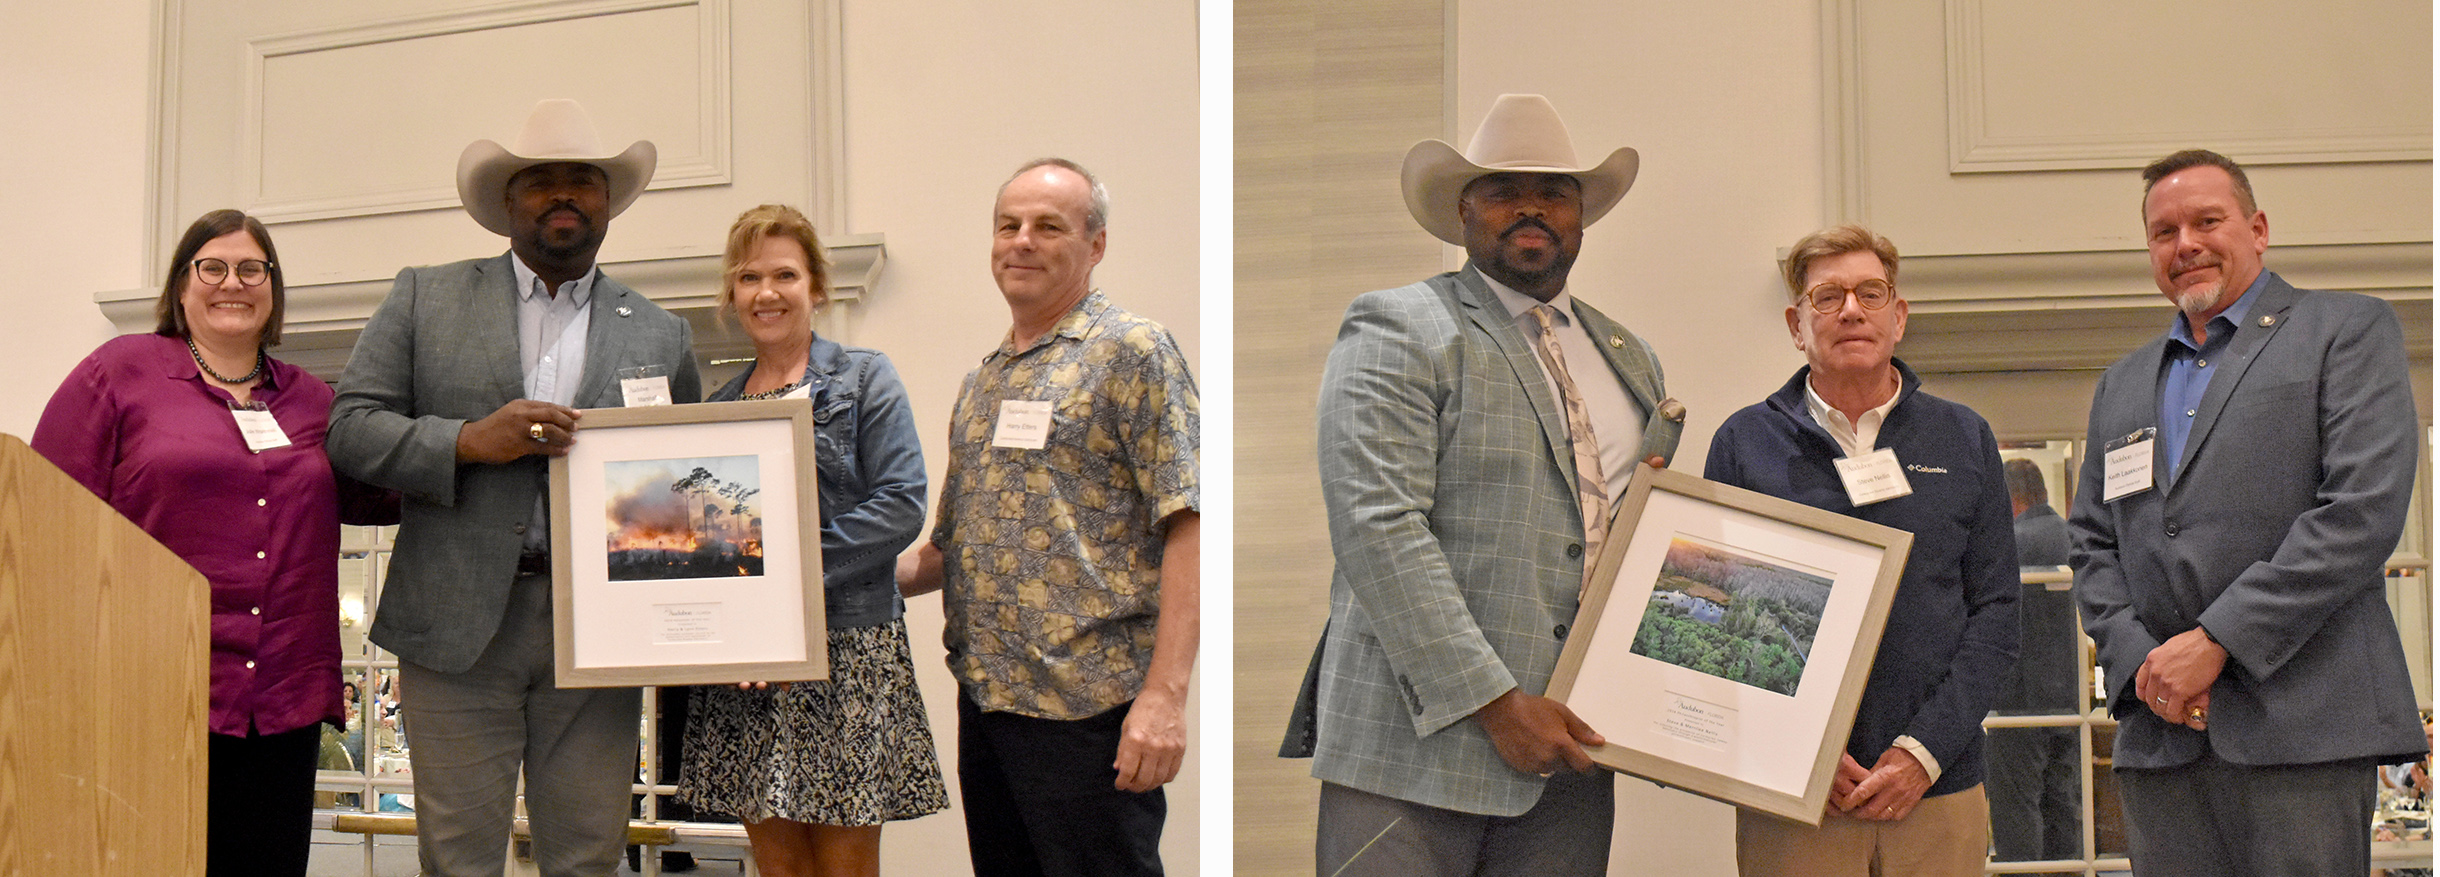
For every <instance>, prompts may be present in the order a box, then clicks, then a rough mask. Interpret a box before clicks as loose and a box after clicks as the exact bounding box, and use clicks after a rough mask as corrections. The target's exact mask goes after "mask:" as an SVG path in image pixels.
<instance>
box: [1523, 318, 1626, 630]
mask: <svg viewBox="0 0 2440 877" xmlns="http://www.w3.org/2000/svg"><path fill="white" fill-rule="evenodd" d="M1556 312H1557V309H1556V308H1553V307H1551V306H1550V305H1535V306H1534V309H1533V311H1532V313H1533V322H1534V325H1535V326H1538V327H1540V328H1541V330H1542V332H1541V336H1540V337H1539V338H1537V339H1535V343H1534V351H1535V352H1537V353H1540V354H1542V367H1543V368H1544V369H1547V370H1549V372H1550V379H1551V382H1552V383H1555V384H1558V385H1559V400H1560V401H1561V402H1563V403H1565V405H1566V407H1567V443H1568V444H1569V445H1571V446H1573V447H1574V448H1575V451H1576V502H1577V504H1578V505H1581V506H1583V507H1584V582H1585V585H1586V586H1590V585H1591V584H1592V581H1593V565H1594V564H1595V563H1597V562H1599V560H1600V559H1601V537H1602V536H1603V535H1604V534H1605V531H1606V530H1607V529H1608V526H1607V525H1608V524H1609V520H1610V492H1609V489H1608V488H1607V487H1605V486H1604V485H1605V483H1606V482H1604V481H1603V480H1602V475H1601V445H1599V444H1597V443H1595V442H1594V441H1593V418H1592V415H1590V414H1587V413H1586V412H1585V408H1584V396H1583V395H1582V394H1580V393H1577V392H1576V381H1575V379H1574V378H1570V377H1568V374H1567V357H1565V356H1563V355H1561V354H1560V353H1559V336H1558V333H1557V332H1556V330H1554V329H1553V328H1552V326H1551V314H1553V313H1556ZM1577 594H1578V595H1579V596H1581V595H1582V594H1583V590H1582V588H1579V589H1578V591H1577Z"/></svg>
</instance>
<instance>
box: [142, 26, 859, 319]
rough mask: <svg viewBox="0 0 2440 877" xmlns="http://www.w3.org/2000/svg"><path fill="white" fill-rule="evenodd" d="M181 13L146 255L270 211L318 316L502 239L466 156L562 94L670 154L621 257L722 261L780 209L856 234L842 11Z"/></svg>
mask: <svg viewBox="0 0 2440 877" xmlns="http://www.w3.org/2000/svg"><path fill="white" fill-rule="evenodd" d="M164 15H165V17H167V19H168V22H169V24H168V27H167V34H168V39H169V42H168V46H167V48H166V50H165V58H164V61H163V64H164V73H163V75H164V81H163V83H162V86H161V88H162V93H163V98H164V102H163V104H162V106H161V107H160V108H159V111H158V112H159V114H160V122H159V123H158V124H159V125H160V126H161V128H162V129H163V130H164V132H166V133H165V139H164V142H163V145H162V149H161V151H160V156H159V158H158V161H159V169H158V171H157V173H158V174H159V175H160V176H159V182H158V183H157V185H158V186H159V190H160V191H161V193H162V195H161V198H160V203H159V207H158V213H157V215H156V218H155V223H156V227H155V229H154V231H153V234H152V240H153V242H154V246H153V249H154V250H156V251H157V252H156V253H154V254H151V255H148V257H147V258H150V259H153V260H156V261H157V260H158V259H160V258H162V256H161V255H160V254H161V253H166V252H167V251H168V249H169V248H170V246H171V245H172V244H174V243H175V241H176V237H177V235H178V233H179V232H180V231H182V230H184V228H185V226H186V223H188V222H189V221H191V220H193V218H194V217H195V216H198V215H201V214H202V213H203V212H204V211H206V210H211V209H214V208H218V207H237V208H240V209H244V210H248V211H249V212H256V213H259V214H260V215H262V217H263V218H264V219H265V220H266V222H268V223H269V224H270V225H271V227H272V233H273V235H274V236H276V237H277V239H278V240H279V244H280V250H281V261H282V262H283V263H284V264H285V266H286V267H287V268H288V278H289V284H290V294H291V295H292V296H296V297H299V298H301V299H302V300H303V301H302V302H301V304H303V305H304V309H305V310H307V311H309V312H310V310H311V309H312V308H313V307H315V306H316V305H315V300H316V299H317V298H318V297H321V296H338V297H340V298H341V299H343V301H340V302H337V303H336V305H335V306H337V307H340V308H343V309H345V310H347V311H349V312H356V313H361V310H360V307H361V305H360V302H359V301H358V300H359V299H361V298H363V295H362V292H361V291H360V290H349V289H344V288H341V285H343V284H348V283H371V284H377V285H378V286H377V288H379V289H386V287H387V281H388V279H389V278H390V277H391V276H392V275H394V274H396V273H397V271H398V269H399V268H400V267H401V266H405V265H421V264H433V263H439V262H449V261H455V260H458V259H464V258H469V257H472V256H479V255H486V254H493V253H498V252H501V251H503V250H505V249H506V242H505V241H504V240H502V239H501V238H500V237H498V236H496V235H493V234H491V233H490V232H487V231H484V230H483V229H482V228H480V227H478V226H475V225H474V224H473V223H471V222H468V221H467V219H466V216H465V214H464V213H463V212H462V211H461V210H460V209H459V208H458V197H457V188H456V169H457V159H458V155H459V153H460V152H461V151H462V150H464V149H465V147H466V144H468V143H470V142H472V141H474V140H477V139H489V140H493V141H497V142H501V143H506V142H509V141H511V140H513V139H514V138H515V136H516V134H517V132H518V130H519V129H520V128H521V127H522V126H523V124H524V121H525V117H526V115H527V113H528V111H530V110H531V109H532V108H533V105H534V103H535V102H536V101H539V100H542V99H544V98H554V97H568V98H574V99H576V100H579V101H581V102H583V103H584V105H585V108H586V110H587V111H588V112H589V113H590V114H591V115H592V117H593V121H594V124H595V127H596V128H597V129H598V130H599V131H600V133H601V136H602V138H603V140H604V142H605V145H606V146H607V147H608V148H610V149H613V150H618V149H624V148H626V146H627V145H628V144H630V143H632V142H634V141H636V140H651V141H653V143H654V145H655V147H657V148H658V150H659V153H660V163H659V167H658V168H657V170H656V172H655V174H654V179H653V184H652V188H651V190H650V191H648V192H647V193H646V194H645V195H644V197H643V198H641V199H640V200H638V201H637V202H636V204H635V205H634V206H633V207H631V208H629V210H628V211H627V212H626V213H624V214H622V215H621V216H620V217H619V218H618V221H617V224H616V229H615V231H614V232H613V233H612V234H610V235H609V237H608V240H607V241H606V242H605V244H604V246H603V248H602V260H603V262H605V263H608V264H616V263H620V262H628V261H634V260H640V259H671V258H690V257H691V258H698V259H700V258H702V257H706V256H716V255H717V254H718V252H719V247H720V234H719V232H720V230H721V229H723V228H725V227H726V225H727V223H728V221H729V220H730V219H732V218H734V217H735V216H736V214H737V212H738V211H740V210H742V209H744V208H746V207H750V206H752V205H754V204H758V203H762V202H765V201H786V202H789V203H793V204H797V205H799V206H803V207H806V208H807V210H808V214H809V215H811V216H813V217H814V219H815V222H816V223H817V224H819V225H822V226H823V227H824V230H825V232H826V233H830V234H837V233H840V232H844V231H846V230H845V229H838V228H836V221H837V210H836V209H835V206H834V205H833V204H832V202H830V201H828V200H823V199H817V198H816V194H817V192H826V191H827V190H828V189H829V188H830V187H828V186H817V185H815V183H814V180H815V179H816V175H817V173H818V172H819V169H820V168H822V167H824V166H825V164H826V162H828V161H829V158H830V157H831V156H833V155H835V154H836V153H837V151H838V149H839V146H838V135H837V132H836V130H835V129H836V128H837V126H838V123H837V121H836V120H837V119H838V118H839V117H840V115H841V107H840V104H841V103H842V101H841V100H840V99H839V98H838V97H837V96H836V87H837V86H836V83H835V76H834V75H832V74H831V73H830V72H829V71H831V70H832V68H833V67H834V66H835V64H836V62H837V56H838V54H839V51H838V50H837V48H836V41H837V39H838V38H837V36H836V34H835V32H834V31H833V29H832V27H831V24H832V19H833V18H834V16H835V7H834V6H833V5H832V4H828V3H817V4H810V5H807V4H785V3H740V2H735V0H580V2H567V3H491V4H484V5H478V6H473V7H462V6H461V7H452V6H446V5H443V4H441V3H439V2H436V0H422V2H418V3H409V4H395V5H390V6H385V7H382V8H379V9H375V10H359V9H356V8H354V7H346V8H341V7H333V6H331V5H330V4H326V3H311V2H303V0H278V2H262V3H242V4H240V3H228V2H221V0H193V2H178V0H169V2H167V3H166V4H165V7H164ZM739 71H744V75H740V74H739ZM705 278H706V279H708V274H707V275H705ZM645 292H646V293H647V294H648V295H653V296H654V297H656V298H659V297H661V291H660V290H655V289H645ZM376 295H377V293H376ZM343 340H344V339H342V341H343ZM307 343H309V344H310V343H312V342H310V341H308V342H307Z"/></svg>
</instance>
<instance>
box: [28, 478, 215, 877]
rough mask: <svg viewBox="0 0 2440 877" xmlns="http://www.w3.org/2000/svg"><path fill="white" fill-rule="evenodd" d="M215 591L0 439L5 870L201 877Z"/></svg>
mask: <svg viewBox="0 0 2440 877" xmlns="http://www.w3.org/2000/svg"><path fill="white" fill-rule="evenodd" d="M210 590H211V586H210V584H209V583H207V582H206V581H205V580H204V578H203V574H202V573H198V572H196V571H195V569H194V567H190V566H188V565H186V562H185V561H182V560H179V559H178V557H177V556H176V555H173V554H171V553H170V552H169V549H167V548H163V547H161V543H159V542H155V541H153V538H152V537H151V536H148V535H145V533H144V531H142V530H139V529H137V528H136V525H135V524H133V523H131V522H129V521H128V520H127V519H126V518H123V517H120V516H119V513H118V512H116V511H113V510H111V508H110V506H109V505H108V504H106V503H103V502H102V501H101V500H100V499H99V498H97V497H95V496H94V495H93V494H92V493H91V492H90V491H87V490H85V488H84V486H83V485H80V484H78V483H76V481H75V480H74V479H71V478H69V477H68V476H67V474H66V473H64V472H61V471H59V469H58V467H55V466H52V465H51V464H50V462H49V461H47V460H44V459H43V458H42V456H41V455H40V454H36V453H34V449H32V448H29V447H27V446H26V444H25V442H24V441H22V440H19V439H18V438H17V437H16V436H12V435H5V434H0V875H16V874H28V875H34V874H91V875H110V877H119V875H125V877H139V875H144V877H150V875H197V874H202V873H203V840H204V834H203V828H204V801H205V797H204V767H205V730H206V725H205V723H204V719H205V713H206V711H207V710H208V709H209V707H210V693H209V692H210V688H209V684H210V683H209V666H208V663H207V661H208V655H209V650H210V644H211V640H210V623H211V622H210V614H209V606H210Z"/></svg>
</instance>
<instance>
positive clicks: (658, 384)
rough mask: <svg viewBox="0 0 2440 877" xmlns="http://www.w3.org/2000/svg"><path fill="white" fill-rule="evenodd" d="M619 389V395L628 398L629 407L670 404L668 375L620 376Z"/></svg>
mask: <svg viewBox="0 0 2440 877" xmlns="http://www.w3.org/2000/svg"><path fill="white" fill-rule="evenodd" d="M618 391H619V395H620V396H621V397H623V398H624V399H625V400H626V403H627V407H629V408H642V407H644V406H646V405H667V404H669V378H667V377H661V376H655V377H649V378H620V379H619V382H618Z"/></svg>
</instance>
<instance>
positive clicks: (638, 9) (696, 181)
mask: <svg viewBox="0 0 2440 877" xmlns="http://www.w3.org/2000/svg"><path fill="white" fill-rule="evenodd" d="M728 21H729V0H587V2H574V3H568V2H542V3H534V2H521V3H512V4H504V5H498V6H487V7H476V8H473V9H467V10H456V11H450V12H443V13H439V14H432V15H419V16H412V17H408V18H401V19H395V20H389V21H380V22H374V23H369V24H356V25H343V26H338V27H332V28H328V29H322V30H310V31H301V32H294V33H287V34H280V35H276V36H269V37H262V38H259V39H253V40H248V41H247V44H246V46H247V50H248V56H249V57H248V63H247V68H246V77H247V78H246V103H245V109H244V113H243V115H242V116H241V118H240V120H239V124H238V130H239V131H240V132H242V136H243V141H242V145H241V147H240V150H239V154H238V170H239V172H240V175H241V176H240V191H241V192H242V193H244V197H245V198H246V200H247V201H249V202H250V203H252V204H253V205H254V206H253V209H252V210H250V211H249V212H251V213H253V214H255V215H256V216H257V217H259V218H261V219H262V220H263V221H264V222H266V223H281V222H294V221H301V220H313V219H331V218H337V217H346V216H363V215H369V214H381V213H393V212H401V211H410V210H432V209H444V208H453V207H456V206H458V195H457V188H456V186H455V185H454V184H452V183H451V181H448V180H439V181H430V180H428V177H429V175H428V174H413V175H411V176H407V177H406V178H404V179H399V180H391V181H384V180H382V179H381V178H380V177H379V176H373V177H371V178H370V181H371V182H372V183H373V184H372V185H371V186H369V187H367V186H366V183H367V182H368V178H367V175H366V174H364V173H363V172H361V171H360V170H358V169H356V168H350V167H336V166H332V165H329V164H325V163H322V162H315V161H310V160H307V161H297V160H286V161H283V160H280V159H282V158H292V157H294V156H295V155H297V154H311V153H313V152H317V151H327V150H328V148H329V147H330V146H331V145H332V144H329V143H323V142H319V141H322V140H344V139H347V138H349V137H350V136H351V132H353V136H367V135H369V134H370V132H372V131H374V130H379V129H380V119H381V118H382V117H386V116H389V115H391V114H392V113H397V112H402V111H405V112H406V114H407V115H408V117H409V118H412V112H411V110H407V108H414V109H427V110H428V109H432V108H434V107H436V106H445V105H447V103H448V102H450V101H454V100H459V99H462V96H464V95H467V94H469V93H476V92H477V91H478V90H479V86H480V85H481V84H482V83H485V82H488V81H495V80H498V79H504V78H509V77H512V76H515V75H517V73H518V70H517V69H516V67H515V62H518V61H522V60H526V59H525V58H524V57H523V56H522V53H517V52H501V51H499V49H500V48H501V47H502V46H504V45H515V44H522V45H530V46H549V45H558V46H563V47H564V46H578V45H622V44H624V45H635V44H636V41H635V40H634V39H633V37H635V36H637V35H638V34H649V35H651V36H650V39H652V40H653V41H656V42H666V43H669V44H671V45H672V47H673V48H681V49H685V48H691V49H692V52H691V57H689V53H687V52H684V51H681V52H678V53H676V54H673V55H670V56H665V57H658V58H654V57H650V56H646V60H647V62H648V63H651V64H652V67H651V71H652V72H651V73H649V74H647V75H646V76H643V77H640V78H647V79H654V80H660V81H665V82H673V83H691V84H692V88H691V89H686V90H687V91H691V92H692V97H693V98H694V105H693V107H692V110H693V112H694V115H695V117H696V124H695V125H694V126H693V127H694V130H693V132H692V134H693V139H692V141H691V142H686V143H671V142H666V141H667V139H668V138H662V139H661V140H656V142H655V144H654V145H655V146H657V147H660V150H661V151H660V164H659V167H658V169H657V170H656V171H655V172H654V174H653V179H652V184H651V186H650V188H651V189H655V190H659V189H673V188H683V187H688V186H716V185H725V184H728V183H730V182H732V179H733V178H732V175H731V172H730V169H731V166H732V165H733V163H734V156H732V155H731V154H730V150H729V143H730V139H731V135H730V119H729V106H730V82H729V71H730V69H731V67H732V60H731V57H730V51H729V47H730V42H729V38H728V33H729V26H728ZM673 25H682V26H684V28H683V29H680V28H677V27H673ZM690 32H691V34H690ZM672 33H675V34H677V35H678V36H681V37H685V36H690V35H691V39H671V38H670V35H671V34H672ZM621 37H627V38H628V39H624V40H622V39H621ZM442 41H451V42H456V43H458V44H460V45H459V46H443V45H439V43H440V42H442ZM419 42H420V43H422V45H418V43H419ZM433 56H445V57H453V58H467V57H476V58H483V57H495V58H499V59H501V62H502V65H503V66H502V67H501V68H499V69H485V68H482V67H473V68H464V67H460V66H457V65H447V66H442V67H439V68H437V70H435V71H434V73H433V74H432V75H427V76H417V75H414V69H415V68H418V67H421V68H424V69H434V68H432V67H430V66H428V65H423V64H418V63H417V62H418V61H419V60H422V59H427V58H430V57H433ZM631 57H632V56H631ZM334 68H335V70H334ZM334 73H335V74H336V75H339V76H345V77H347V78H349V79H352V80H354V81H357V82H360V83H365V84H367V85H368V87H371V88H373V89H375V90H376V92H377V94H376V95H373V96H368V97H367V99H366V100H364V101H360V102H356V103H355V104H354V105H346V104H342V105H337V106H334V105H332V104H331V103H330V102H328V101H322V100H317V99H316V98H317V97H318V96H319V95H318V94H317V91H318V89H320V88H322V87H323V86H322V85H321V84H320V82H319V80H324V79H328V78H331V77H332V76H333V75H334ZM357 114H362V115H363V116H366V117H369V118H350V116H355V115H357ZM597 121H598V120H597ZM333 129H344V130H333ZM414 130H416V129H415V128H413V127H412V126H398V127H397V128H395V129H393V130H392V131H391V132H390V133H392V134H393V135H396V134H399V133H405V132H411V131H414ZM513 134H514V132H513V131H510V132H503V133H502V134H501V135H499V136H500V137H509V136H513ZM606 145H608V146H609V147H610V148H612V149H619V148H623V147H624V144H623V143H611V144H606ZM282 147H287V148H286V149H283V148H282ZM317 147H320V149H317ZM672 147H677V148H672ZM281 153H286V154H281ZM397 170H399V171H404V170H406V169H403V168H402V169H397ZM383 183H388V184H387V185H384V184H383Z"/></svg>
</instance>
